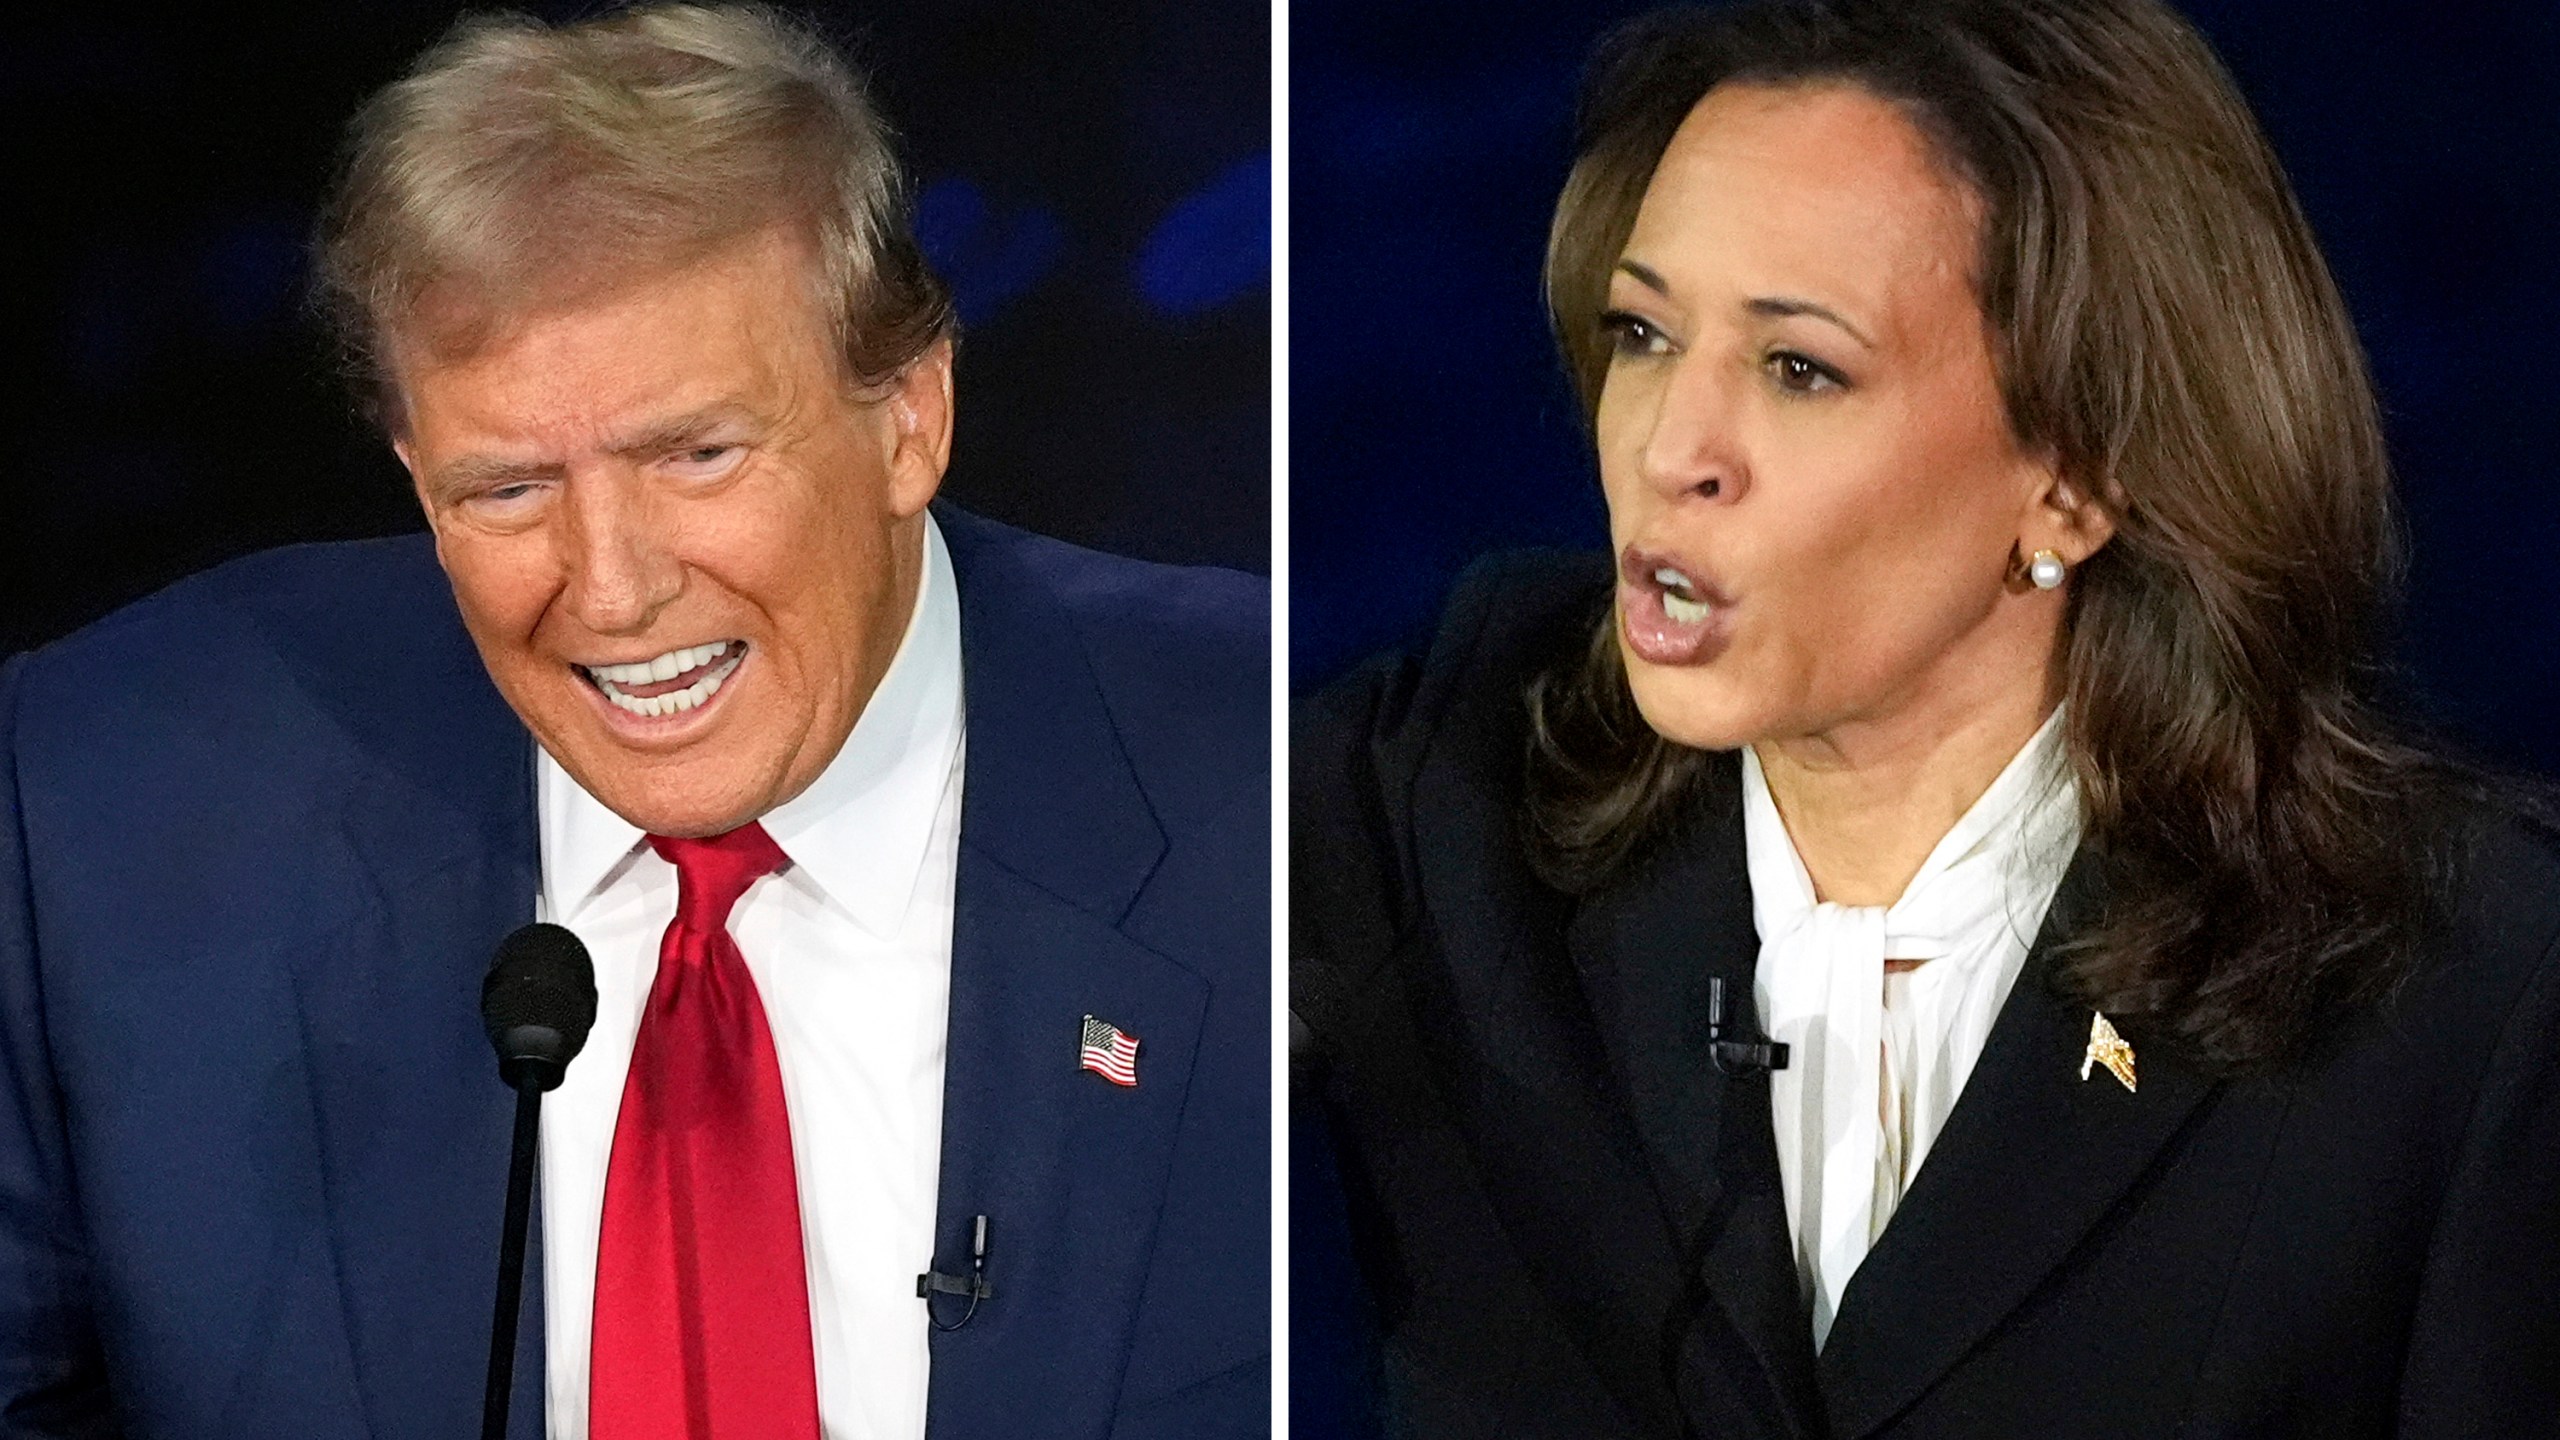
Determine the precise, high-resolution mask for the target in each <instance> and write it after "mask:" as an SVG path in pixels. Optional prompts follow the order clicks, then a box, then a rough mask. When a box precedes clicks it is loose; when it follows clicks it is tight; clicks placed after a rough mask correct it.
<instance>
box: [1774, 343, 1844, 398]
mask: <svg viewBox="0 0 2560 1440" xmlns="http://www.w3.org/2000/svg"><path fill="white" fill-rule="evenodd" d="M1761 364H1762V366H1763V367H1764V368H1766V369H1767V370H1768V372H1769V378H1771V379H1772V380H1775V381H1777V382H1778V388H1779V389H1781V390H1784V391H1786V392H1788V393H1789V394H1792V395H1818V394H1821V393H1822V392H1823V391H1826V390H1845V389H1847V388H1848V386H1849V377H1847V376H1846V375H1843V374H1841V373H1840V372H1839V371H1837V370H1834V369H1832V368H1831V367H1830V366H1828V365H1825V364H1823V363H1822V362H1821V361H1819V360H1816V359H1814V358H1813V357H1812V356H1810V355H1805V354H1801V353H1799V352H1797V351H1794V350H1773V351H1771V352H1770V353H1769V358H1768V359H1766V360H1764V361H1762V362H1761Z"/></svg>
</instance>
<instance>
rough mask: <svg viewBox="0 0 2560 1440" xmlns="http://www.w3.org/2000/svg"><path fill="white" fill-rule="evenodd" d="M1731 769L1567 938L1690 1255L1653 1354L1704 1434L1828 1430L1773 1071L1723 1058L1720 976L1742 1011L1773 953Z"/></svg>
mask: <svg viewBox="0 0 2560 1440" xmlns="http://www.w3.org/2000/svg"><path fill="white" fill-rule="evenodd" d="M1728 769H1729V767H1722V768H1720V769H1719V770H1718V771H1717V773H1716V774H1715V776H1714V777H1713V779H1714V784H1713V785H1712V786H1711V788H1710V792H1709V799H1708V803H1707V804H1706V805H1704V806H1703V807H1702V813H1701V814H1700V815H1699V816H1698V817H1697V819H1696V820H1695V821H1694V822H1693V824H1692V827H1691V828H1690V830H1689V831H1688V832H1687V833H1686V834H1684V835H1682V836H1680V837H1678V838H1676V839H1675V840H1673V841H1672V842H1671V843H1668V844H1666V845H1665V846H1663V847H1662V849H1661V850H1660V852H1658V853H1657V854H1656V855H1655V856H1653V857H1652V858H1650V859H1649V860H1648V861H1646V862H1645V863H1644V864H1643V865H1642V866H1641V867H1639V868H1638V869H1637V870H1636V871H1635V872H1633V873H1631V874H1630V875H1628V876H1627V877H1626V878H1625V879H1623V880H1619V881H1613V882H1612V883H1611V884H1609V885H1608V886H1606V887H1604V888H1603V889H1601V890H1600V891H1598V892H1595V893H1594V894H1593V895H1592V896H1590V897H1589V898H1588V899H1587V900H1586V901H1585V902H1584V904H1583V906H1582V908H1581V910H1580V912H1579V913H1578V914H1577V915H1576V916H1575V918H1574V921H1573V925H1572V928H1571V931H1570V943H1571V946H1572V949H1573V954H1574V959H1575V963H1576V966H1577V968H1578V969H1579V971H1580V973H1581V976H1582V982H1583V988H1584V992H1585V994H1586V995H1587V996H1588V997H1589V999H1590V1002H1591V1007H1592V1011H1593V1016H1594V1018H1595V1020H1596V1021H1597V1023H1598V1027H1599V1032H1600V1036H1601V1043H1602V1047H1603V1049H1604V1051H1605V1053H1606V1055H1607V1058H1608V1061H1609V1066H1610V1070H1611V1072H1612V1074H1613V1076H1614V1077H1615V1079H1616V1081H1617V1083H1618V1085H1619V1087H1620V1089H1621V1091H1622V1092H1623V1095H1624V1098H1625V1102H1626V1105H1627V1109H1628V1113H1629V1114H1630V1115H1631V1116H1632V1117H1633V1118H1634V1121H1635V1124H1636V1129H1637V1131H1638V1132H1639V1135H1640V1136H1641V1140H1642V1145H1643V1150H1644V1156H1645V1160H1646V1164H1647V1167H1648V1170H1649V1171H1650V1175H1651V1179H1652V1182H1653V1189H1654V1193H1655V1196H1656V1198H1657V1199H1658V1201H1659V1202H1660V1206H1661V1211H1662V1215H1663V1217H1664V1219H1665V1221H1666V1222H1667V1223H1668V1225H1669V1234H1670V1237H1671V1240H1672V1246H1673V1249H1672V1253H1673V1254H1674V1255H1676V1256H1677V1257H1678V1258H1677V1261H1676V1264H1677V1271H1676V1273H1677V1274H1678V1275H1679V1277H1680V1279H1681V1283H1682V1294H1681V1296H1680V1298H1679V1300H1678V1301H1677V1302H1676V1303H1675V1305H1674V1309H1673V1314H1672V1317H1671V1319H1670V1320H1669V1321H1668V1322H1667V1326H1666V1329H1665V1332H1664V1334H1663V1336H1662V1337H1661V1341H1660V1345H1659V1346H1658V1347H1657V1349H1656V1353H1657V1354H1661V1355H1662V1356H1663V1364H1664V1365H1665V1367H1666V1368H1667V1369H1668V1370H1669V1372H1670V1378H1671V1379H1672V1381H1673V1384H1674V1388H1675V1390H1676V1391H1677V1392H1678V1396H1679V1401H1680V1404H1681V1408H1682V1410H1683V1412H1684V1414H1685V1415H1686V1416H1687V1417H1688V1420H1689V1422H1690V1424H1691V1426H1692V1427H1693V1428H1697V1429H1700V1430H1702V1431H1703V1432H1704V1433H1716V1434H1728V1433H1733V1432H1732V1429H1731V1427H1732V1426H1733V1425H1735V1424H1737V1423H1749V1422H1745V1421H1743V1420H1741V1419H1739V1418H1738V1417H1739V1416H1742V1415H1747V1416H1750V1417H1752V1420H1753V1421H1756V1422H1764V1423H1766V1424H1767V1425H1769V1426H1771V1427H1773V1428H1772V1429H1770V1430H1769V1432H1768V1433H1772V1434H1780V1435H1788V1436H1807V1435H1813V1434H1817V1433H1819V1432H1820V1428H1821V1426H1820V1421H1819V1419H1818V1415H1819V1410H1818V1402H1817V1401H1816V1399H1815V1395H1814V1384H1813V1348H1812V1337H1811V1330H1810V1326H1809V1322H1808V1321H1807V1320H1806V1318H1805V1314H1804V1310H1803V1306H1802V1304H1801V1302H1800V1300H1799V1298H1798V1290H1797V1280H1796V1272H1795V1264H1794V1259H1793V1252H1792V1247H1791V1246H1790V1244H1789V1242H1788V1238H1787V1222H1786V1212H1785V1206H1784V1200H1783V1197H1782V1194H1781V1191H1780V1188H1779V1184H1778V1171H1777V1151H1776V1145H1775V1142H1774V1140H1773V1139H1772V1137H1771V1133H1770V1122H1769V1087H1768V1082H1767V1080H1766V1078H1765V1077H1746V1078H1742V1079H1728V1078H1727V1077H1725V1076H1724V1075H1721V1074H1719V1073H1718V1072H1717V1071H1716V1069H1715V1066H1714V1064H1713V1061H1712V1058H1711V1053H1710V1051H1709V1049H1708V1045H1707V1033H1706V1016H1707V987H1708V981H1709V980H1710V979H1711V978H1715V977H1721V978H1722V979H1723V980H1724V982H1725V994H1726V997H1727V1005H1728V1007H1729V1009H1730V1012H1731V1014H1732V1015H1733V1016H1734V1017H1735V1019H1736V1020H1737V1021H1740V1020H1745V1019H1748V1018H1749V1017H1751V1015H1752V1014H1753V1009H1752V1001H1751V994H1752V971H1753V969H1754V967H1755V965H1756V964H1757V961H1758V956H1759V936H1758V932H1757V930H1756V929H1755V927H1754V925H1753V922H1752V916H1751V887H1750V878H1749V875H1748V873H1747V872H1746V870H1745V866H1744V860H1743V850H1742V843H1743V842H1742V821H1741V807H1740V805H1739V804H1738V803H1737V802H1738V791H1737V790H1736V789H1735V787H1734V786H1733V784H1732V783H1731V782H1732V777H1731V776H1730V775H1729V774H1728V773H1726V772H1727V770H1728ZM1666 1258H1668V1257H1666ZM1736 1341H1738V1342H1739V1344H1740V1347H1741V1350H1742V1351H1743V1352H1744V1354H1745V1355H1747V1357H1748V1365H1747V1366H1746V1367H1745V1368H1747V1369H1748V1370H1750V1371H1753V1372H1755V1373H1754V1374H1753V1376H1752V1379H1753V1382H1754V1383H1753V1385H1752V1387H1751V1389H1752V1396H1751V1399H1750V1400H1749V1401H1746V1402H1743V1403H1742V1404H1740V1405H1739V1406H1738V1407H1737V1405H1736V1401H1737V1398H1738V1397H1736V1396H1735V1395H1734V1394H1733V1393H1732V1390H1731V1386H1730V1385H1727V1384H1724V1383H1721V1382H1722V1381H1723V1379H1724V1375H1723V1373H1722V1372H1724V1371H1726V1370H1729V1369H1730V1356H1731V1354H1732V1350H1733V1346H1734V1342H1736Z"/></svg>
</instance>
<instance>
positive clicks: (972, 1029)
mask: <svg viewBox="0 0 2560 1440" xmlns="http://www.w3.org/2000/svg"><path fill="white" fill-rule="evenodd" d="M941 518H942V521H943V526H944V537H945V539H946V541H947V542H948V543H949V545H950V549H951V554H952V561H953V569H954V571H955V575H956V578H957V580H958V583H959V587H960V608H961V653H962V665H963V670H964V674H965V677H966V687H967V690H966V695H967V700H966V703H967V706H968V721H967V724H968V739H967V747H968V749H967V759H966V761H965V773H964V776H963V779H962V812H961V827H960V855H959V873H958V877H957V882H956V885H957V896H956V903H957V913H956V915H955V918H954V921H953V927H952V957H951V967H952V969H951V1029H950V1046H949V1051H948V1055H947V1058H946V1060H945V1066H944V1075H945V1080H944V1087H943V1108H942V1166H941V1183H940V1203H939V1211H938V1214H937V1217H936V1221H935V1229H934V1233H935V1238H936V1246H935V1254H934V1257H933V1266H934V1269H936V1270H937V1271H941V1272H944V1273H947V1274H954V1275H966V1274H968V1273H969V1272H970V1269H971V1240H972V1230H973V1226H974V1221H975V1218H976V1217H978V1216H981V1215H983V1216H985V1217H986V1218H987V1226H988V1238H987V1251H986V1268H985V1278H986V1281H987V1283H988V1284H989V1285H991V1286H992V1287H993V1292H994V1293H993V1294H992V1295H991V1296H989V1297H988V1298H987V1299H985V1300H984V1301H983V1302H982V1303H981V1304H980V1305H979V1307H978V1308H977V1310H976V1312H975V1313H974V1314H973V1315H970V1316H969V1317H968V1319H967V1323H966V1324H965V1325H960V1326H959V1327H958V1328H955V1329H950V1330H937V1331H936V1333H935V1334H934V1336H933V1339H932V1347H933V1352H932V1353H933V1364H932V1375H931V1380H930V1393H929V1397H928V1402H927V1408H926V1416H927V1425H926V1428H927V1432H928V1434H930V1435H931V1436H933V1437H935V1440H948V1437H957V1436H1006V1437H1012V1436H1024V1435H1033V1434H1048V1433H1055V1434H1062V1435H1063V1434H1078V1435H1084V1434H1100V1433H1102V1432H1104V1431H1105V1430H1107V1429H1108V1428H1109V1423H1110V1417H1111V1413H1112V1407H1113V1404H1114V1401H1115V1399H1116V1377H1117V1376H1118V1374H1119V1373H1120V1369H1121V1362H1122V1359H1123V1358H1124V1357H1125V1355H1126V1353H1127V1349H1128V1344H1129V1338H1130V1327H1131V1325H1132V1323H1133V1321H1134V1318H1135V1315H1136V1311H1137V1304H1138V1298H1139V1291H1140V1287H1141V1285H1142V1284H1143V1283H1144V1282H1145V1281H1146V1280H1147V1278H1148V1272H1149V1262H1150V1259H1151V1256H1152V1249H1153V1242H1154V1217H1155V1214H1156V1211H1157V1209H1158V1206H1159V1204H1160V1202H1161V1199H1162V1194H1163V1190H1164V1186H1165V1183H1166V1177H1167V1174H1168V1170H1169V1167H1170V1164H1171V1160H1172V1153H1173V1142H1174V1133H1175V1127H1176V1124H1177V1122H1178V1121H1179V1119H1180V1117H1181V1113H1182V1105H1183V1099H1184V1096H1185V1094H1186V1091H1187V1089H1188V1087H1189V1082H1190V1075H1191V1068H1192V1060H1193V1054H1194V1049H1195V1047H1196V1045H1197V1044H1198V1040H1199V1034H1200V1027H1201V1021H1202V1018H1203V1015H1204V1012H1205V1008H1206V1006H1207V1003H1208V994H1209V991H1208V986H1207V985H1206V984H1205V983H1204V982H1203V981H1202V980H1201V979H1200V978H1199V977H1198V976H1196V975H1194V974H1192V973H1191V972H1190V971H1188V970H1186V969H1184V968H1183V967H1182V966H1180V965H1178V964H1176V963H1175V962H1173V961H1172V960H1169V959H1167V958H1165V957H1164V956H1162V955H1159V954H1157V953H1155V952H1154V951H1152V950H1149V949H1147V948H1146V947H1144V946H1142V945H1139V944H1138V943H1136V942H1135V941H1133V940H1131V939H1129V938H1128V937H1127V936H1126V935H1124V934H1122V933H1121V932H1120V930H1119V929H1118V922H1119V920H1120V919H1121V917H1122V916H1123V915H1125V914H1126V913H1127V911H1128V909H1129V907H1130V905H1131V903H1132V902H1133V901H1134V900H1135V899H1136V897H1137V895H1138V892H1139V890H1140V889H1141V887H1142V886H1143V885H1144V884H1145V882H1146V880H1147V877H1148V876H1149V875H1150V874H1151V873H1152V872H1153V870H1154V868H1155V866H1156V863H1157V861H1158V860H1159V859H1160V858H1161V856H1162V854H1163V852H1164V843H1165V842H1164V836H1163V833H1162V831H1161V830H1160V829H1158V827H1157V826H1156V823H1155V821H1154V818H1153V816H1152V814H1151V812H1150V811H1149V809H1148V807H1147V803H1146V797H1145V795H1144V793H1143V792H1142V791H1141V790H1140V789H1139V788H1138V783H1137V778H1136V776H1135V775H1134V774H1133V773H1132V772H1131V770H1130V768H1129V764H1128V761H1127V759H1126V757H1125V756H1124V755H1123V754H1122V752H1121V749H1120V745H1119V741H1118V738H1117V733H1116V731H1115V730H1114V728H1113V726H1112V723H1111V719H1110V716H1109V713H1108V712H1107V710H1106V709H1105V708H1104V705H1103V700H1102V696H1101V694H1100V692H1099V690H1098V689H1097V688H1096V684H1095V680H1094V677H1093V675H1092V673H1091V671H1090V669H1089V668H1088V667H1087V666H1086V664H1085V662H1084V660H1083V658H1082V651H1081V647H1080V645H1079V643H1078V641H1077V638H1076V635H1075V633H1074V630H1073V628H1072V627H1071V625H1069V624H1068V623H1067V621H1066V620H1065V619H1064V618H1062V612H1061V611H1060V609H1059V607H1058V606H1057V605H1056V603H1055V601H1054V599H1053V598H1052V597H1050V596H1049V595H1048V593H1047V591H1048V587H1047V586H1046V584H1045V583H1044V580H1043V577H1042V576H1041V575H1040V574H1039V573H1037V571H1036V570H1034V568H1033V567H1032V566H1030V565H1028V564H1026V563H1023V562H1022V561H1021V560H1020V558H1019V557H1018V556H1016V555H1015V554H1013V553H1012V552H1011V550H1010V549H1009V546H1008V542H1007V541H1006V540H1005V539H1004V538H1003V537H1002V536H1001V535H1000V534H998V533H995V532H993V531H992V528H991V527H987V526H984V525H983V524H982V523H980V522H974V521H971V520H970V519H969V518H968V517H966V516H957V515H954V514H952V513H949V512H942V513H941ZM1087 1015H1092V1016H1094V1017H1096V1018H1098V1019H1101V1020H1104V1021H1107V1022H1108V1023H1110V1024H1112V1025H1114V1026H1117V1027H1118V1028H1119V1029H1121V1030H1122V1031H1125V1032H1127V1033H1128V1034H1131V1035H1134V1036H1136V1037H1137V1039H1138V1049H1137V1060H1136V1073H1137V1080H1138V1083H1137V1084H1136V1085H1135V1086H1128V1087H1124V1086H1121V1085H1118V1084H1115V1083H1113V1082H1111V1081H1110V1080H1107V1079H1105V1078H1104V1077H1102V1076H1101V1075H1099V1074H1096V1073H1093V1072H1091V1071H1087V1070H1083V1069H1081V1068H1079V1066H1078V1063H1077V1054H1078V1050H1079V1048H1080V1043H1081V1039H1082V1022H1083V1019H1084V1017H1085V1016H1087ZM1159 1283H1168V1282H1166V1281H1164V1280H1163V1279H1162V1278H1161V1277H1160V1279H1159ZM1169 1283H1181V1279H1180V1277H1173V1278H1172V1280H1171V1281H1170V1282H1169ZM1204 1283H1207V1282H1204ZM966 1309H967V1306H966V1302H964V1301H959V1300H956V1299H954V1298H952V1297H947V1296H946V1297H941V1298H938V1299H937V1300H935V1302H934V1304H933V1313H934V1314H935V1315H936V1316H937V1317H938V1320H939V1322H940V1323H941V1324H944V1325H951V1324H954V1323H955V1322H958V1321H959V1320H960V1319H961V1318H962V1315H963V1313H964V1311H965V1310H966Z"/></svg>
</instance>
